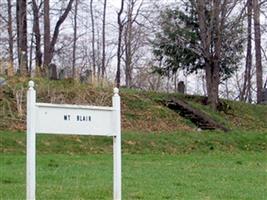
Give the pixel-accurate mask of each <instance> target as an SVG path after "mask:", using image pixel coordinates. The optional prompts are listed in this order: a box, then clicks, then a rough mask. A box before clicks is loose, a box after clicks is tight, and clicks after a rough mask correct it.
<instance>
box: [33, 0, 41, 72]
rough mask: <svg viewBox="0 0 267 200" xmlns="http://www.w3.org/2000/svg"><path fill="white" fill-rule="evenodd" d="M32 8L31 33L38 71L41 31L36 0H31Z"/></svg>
mask: <svg viewBox="0 0 267 200" xmlns="http://www.w3.org/2000/svg"><path fill="white" fill-rule="evenodd" d="M32 10H33V33H34V36H35V67H36V69H38V71H39V72H41V71H42V69H41V66H42V51H41V33H40V22H39V17H40V16H39V13H40V12H39V8H38V6H37V3H36V0H32Z"/></svg>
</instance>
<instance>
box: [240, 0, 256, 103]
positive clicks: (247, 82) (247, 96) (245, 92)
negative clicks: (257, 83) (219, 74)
mask: <svg viewBox="0 0 267 200" xmlns="http://www.w3.org/2000/svg"><path fill="white" fill-rule="evenodd" d="M252 1H253V0H248V1H247V23H248V24H247V26H248V27H247V55H246V69H245V75H244V84H243V89H242V91H241V94H240V100H241V101H247V100H248V101H249V102H251V101H252V97H251V68H252V9H253V3H252Z"/></svg>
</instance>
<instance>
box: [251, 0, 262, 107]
mask: <svg viewBox="0 0 267 200" xmlns="http://www.w3.org/2000/svg"><path fill="white" fill-rule="evenodd" d="M253 9H254V34H255V54H256V82H257V103H261V102H262V97H263V95H262V84H263V81H262V61H261V27H260V4H259V1H258V0H253Z"/></svg>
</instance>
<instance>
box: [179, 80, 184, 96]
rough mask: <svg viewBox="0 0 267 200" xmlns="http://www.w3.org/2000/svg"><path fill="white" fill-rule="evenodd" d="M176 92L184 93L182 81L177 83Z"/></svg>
mask: <svg viewBox="0 0 267 200" xmlns="http://www.w3.org/2000/svg"><path fill="white" fill-rule="evenodd" d="M178 92H179V93H182V94H184V93H185V84H184V82H183V81H180V82H179V83H178Z"/></svg>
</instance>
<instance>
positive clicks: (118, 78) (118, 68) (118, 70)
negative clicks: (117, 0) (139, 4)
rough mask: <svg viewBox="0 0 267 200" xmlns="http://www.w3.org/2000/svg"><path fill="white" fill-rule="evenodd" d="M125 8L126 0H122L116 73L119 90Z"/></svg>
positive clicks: (119, 16) (119, 15) (119, 14)
mask: <svg viewBox="0 0 267 200" xmlns="http://www.w3.org/2000/svg"><path fill="white" fill-rule="evenodd" d="M123 8H124V0H121V8H120V11H119V13H118V19H117V20H118V25H119V36H118V48H117V72H116V85H117V87H118V88H119V87H120V83H121V56H122V55H121V42H122V31H123V22H122V19H121V15H122V12H123Z"/></svg>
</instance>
